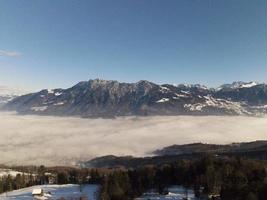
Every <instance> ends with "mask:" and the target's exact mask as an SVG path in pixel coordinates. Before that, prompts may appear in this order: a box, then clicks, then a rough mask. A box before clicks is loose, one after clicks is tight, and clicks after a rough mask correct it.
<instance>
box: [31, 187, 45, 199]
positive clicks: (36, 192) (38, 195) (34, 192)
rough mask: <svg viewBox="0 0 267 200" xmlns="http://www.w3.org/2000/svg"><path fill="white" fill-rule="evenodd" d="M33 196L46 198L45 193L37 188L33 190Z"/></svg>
mask: <svg viewBox="0 0 267 200" xmlns="http://www.w3.org/2000/svg"><path fill="white" fill-rule="evenodd" d="M32 196H33V197H42V196H44V191H43V189H41V188H35V189H33V190H32Z"/></svg>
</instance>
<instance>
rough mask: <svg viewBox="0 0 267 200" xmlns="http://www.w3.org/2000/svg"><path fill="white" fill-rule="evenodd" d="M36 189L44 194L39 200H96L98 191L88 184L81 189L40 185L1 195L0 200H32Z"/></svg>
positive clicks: (75, 186)
mask: <svg viewBox="0 0 267 200" xmlns="http://www.w3.org/2000/svg"><path fill="white" fill-rule="evenodd" d="M36 188H42V189H43V190H44V192H45V195H44V197H42V198H40V199H41V200H58V199H60V198H64V199H66V200H76V199H77V200H78V199H79V198H80V197H84V198H85V199H86V200H97V195H98V190H99V186H98V185H89V184H88V185H84V186H83V187H80V186H79V185H72V184H67V185H42V186H33V187H28V188H24V189H20V190H14V191H11V192H8V193H4V194H1V195H0V200H12V199H14V200H32V190H33V189H36ZM80 189H81V192H80ZM49 193H50V194H49Z"/></svg>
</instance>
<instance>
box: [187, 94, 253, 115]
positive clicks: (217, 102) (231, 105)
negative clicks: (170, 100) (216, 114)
mask: <svg viewBox="0 0 267 200" xmlns="http://www.w3.org/2000/svg"><path fill="white" fill-rule="evenodd" d="M203 97H204V99H205V101H204V102H201V103H195V104H185V105H184V108H188V109H189V110H190V111H202V110H203V108H206V107H213V108H220V109H226V110H231V111H234V112H235V113H237V114H240V115H242V114H252V113H251V112H249V111H247V110H246V109H245V108H244V107H243V106H242V102H233V101H228V100H224V99H215V98H213V97H212V96H211V95H207V96H203Z"/></svg>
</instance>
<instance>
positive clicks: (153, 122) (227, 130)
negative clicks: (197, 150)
mask: <svg viewBox="0 0 267 200" xmlns="http://www.w3.org/2000/svg"><path fill="white" fill-rule="evenodd" d="M0 130H1V134H0V151H1V152H2V154H1V158H0V163H3V164H45V165H57V164H74V161H77V160H80V159H81V160H87V159H90V158H93V157H95V156H103V155H108V154H114V155H135V156H142V155H147V154H149V152H152V151H154V150H155V149H159V148H162V147H165V146H168V145H172V144H185V143H192V142H204V143H216V144H218V143H220V144H224V143H231V142H244V141H253V140H258V139H261V140H266V139H267V134H266V130H267V118H266V117H261V118H260V117H245V116H235V117H234V116H233V117H230V116H220V117H219V116H198V117H194V116H175V117H130V118H117V119H81V118H74V117H46V116H32V115H27V116H22V115H16V114H15V113H1V114H0Z"/></svg>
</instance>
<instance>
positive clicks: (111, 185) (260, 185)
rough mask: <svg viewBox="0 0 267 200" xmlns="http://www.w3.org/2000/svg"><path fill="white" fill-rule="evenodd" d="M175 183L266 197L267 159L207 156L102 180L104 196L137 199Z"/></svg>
mask: <svg viewBox="0 0 267 200" xmlns="http://www.w3.org/2000/svg"><path fill="white" fill-rule="evenodd" d="M171 185H182V186H184V187H185V188H191V189H194V191H195V195H196V196H197V197H200V196H202V197H203V196H204V197H206V199H207V198H208V196H209V195H210V196H214V197H215V196H219V197H220V199H223V200H265V199H266V197H267V176H266V163H264V162H259V161H253V160H245V159H239V158H228V159H218V158H215V157H213V156H205V157H204V158H202V159H200V160H196V161H183V160H181V161H177V162H175V163H172V164H165V165H161V166H145V167H141V168H137V169H130V170H127V171H125V170H121V171H114V172H113V173H111V174H109V175H108V176H105V177H104V179H103V180H102V190H101V196H100V198H101V200H127V199H134V198H136V197H139V196H140V195H142V193H144V192H146V191H148V190H150V189H154V190H156V191H158V192H159V193H160V194H164V193H166V192H167V190H168V187H169V186H171Z"/></svg>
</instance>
